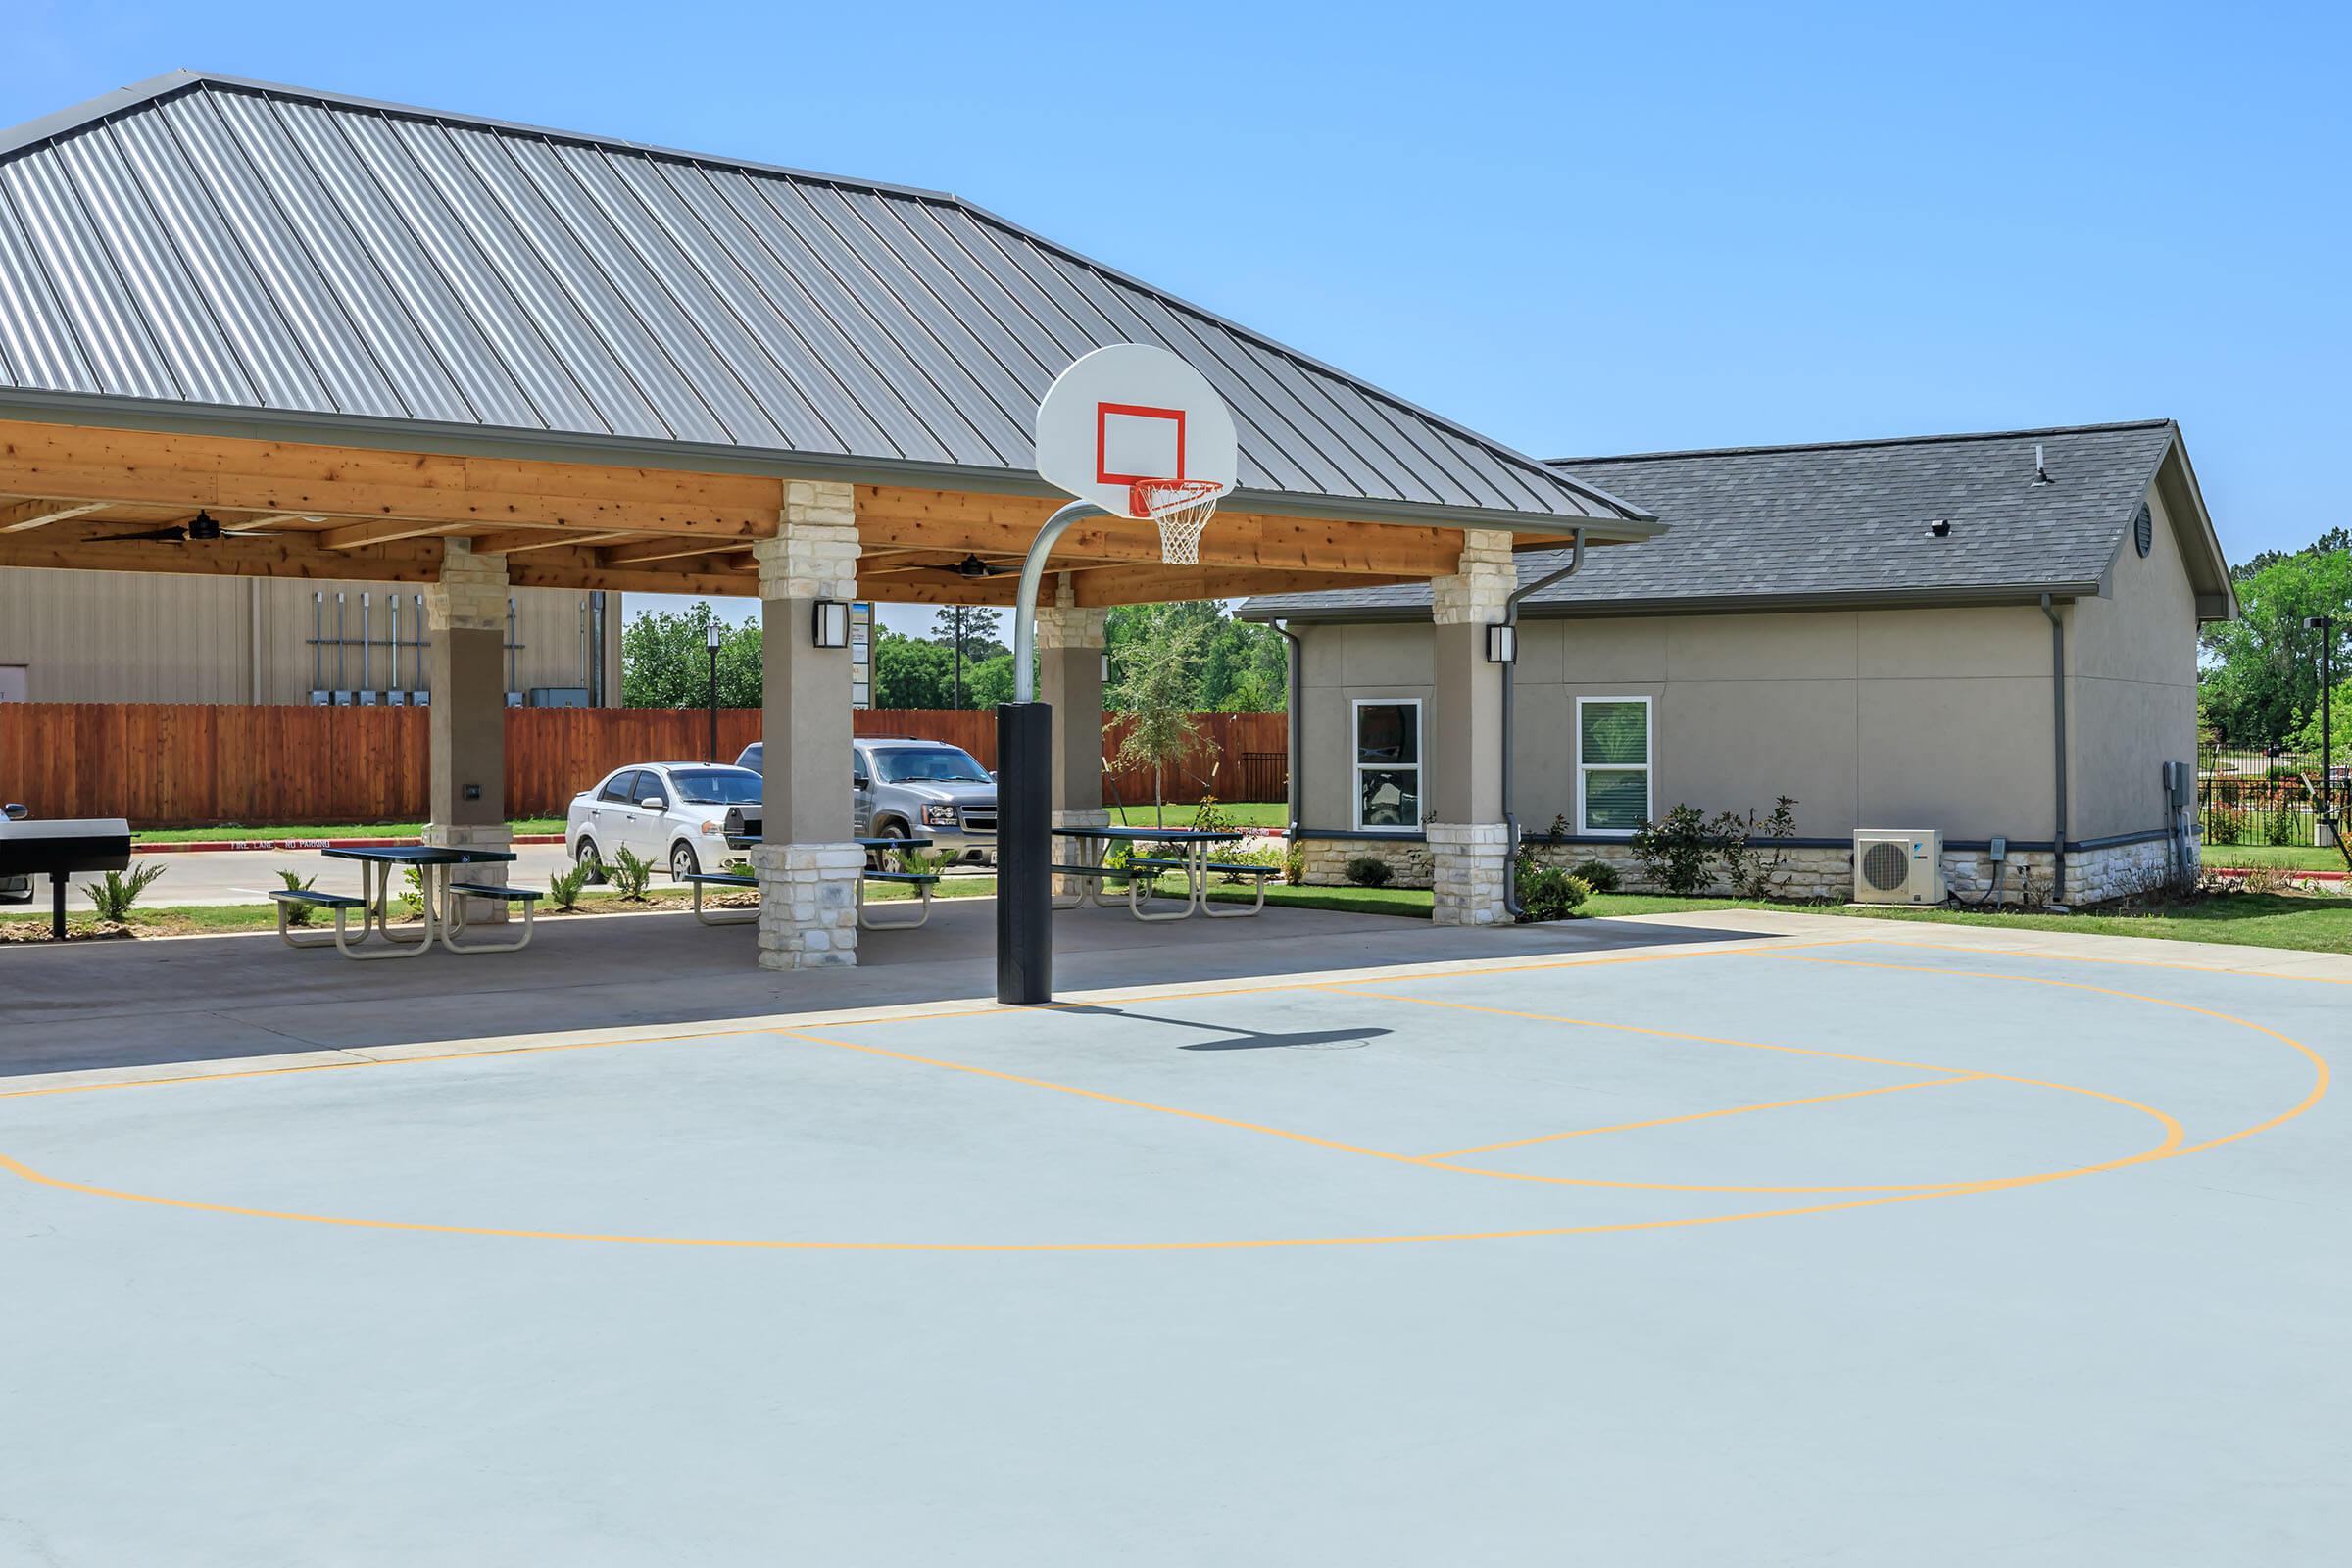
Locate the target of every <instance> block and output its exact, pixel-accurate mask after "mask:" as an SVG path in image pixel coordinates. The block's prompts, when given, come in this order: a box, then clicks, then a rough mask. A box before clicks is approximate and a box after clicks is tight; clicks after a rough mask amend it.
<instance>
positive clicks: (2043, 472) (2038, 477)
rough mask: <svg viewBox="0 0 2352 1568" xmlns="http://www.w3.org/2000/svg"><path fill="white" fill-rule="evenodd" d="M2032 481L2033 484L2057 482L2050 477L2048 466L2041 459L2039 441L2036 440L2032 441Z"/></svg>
mask: <svg viewBox="0 0 2352 1568" xmlns="http://www.w3.org/2000/svg"><path fill="white" fill-rule="evenodd" d="M2057 482H2058V481H2056V480H2055V479H2052V478H2051V477H2050V466H2049V465H2048V464H2046V463H2044V462H2043V461H2042V460H2041V443H2040V442H2038V441H2036V442H2034V483H2035V484H2055V483H2057Z"/></svg>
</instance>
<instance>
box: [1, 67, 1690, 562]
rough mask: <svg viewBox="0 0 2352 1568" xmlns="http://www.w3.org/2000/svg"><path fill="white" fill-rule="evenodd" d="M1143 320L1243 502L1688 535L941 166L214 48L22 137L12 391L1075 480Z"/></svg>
mask: <svg viewBox="0 0 2352 1568" xmlns="http://www.w3.org/2000/svg"><path fill="white" fill-rule="evenodd" d="M1113 342H1137V343H1152V344H1158V345H1160V346H1163V347H1167V348H1170V349H1173V350H1175V351H1176V352H1178V353H1180V354H1182V355H1183V356H1184V357H1185V358H1186V359H1188V360H1190V361H1191V362H1192V363H1193V364H1195V365H1196V366H1197V367H1199V368H1201V371H1202V372H1203V373H1204V374H1206V375H1207V377H1208V379H1209V380H1210V382H1211V383H1212V384H1213V385H1215V387H1216V388H1217V390H1218V391H1219V392H1220V393H1221V394H1222V395H1223V396H1224V397H1225V398H1226V400H1227V401H1228V402H1229V403H1230V405H1231V406H1232V409H1233V413H1234V417H1235V424H1236V426H1237V429H1238V431H1239V434H1240V445H1241V471H1242V486H1243V489H1242V492H1241V493H1240V494H1238V495H1237V496H1236V498H1235V500H1234V505H1236V506H1237V507H1246V508H1248V509H1250V510H1260V511H1294V512H1297V511H1306V512H1310V513H1316V514H1319V515H1344V516H1352V517H1365V518H1376V517H1380V516H1384V515H1399V516H1405V515H1409V516H1411V517H1412V518H1413V520H1417V521H1429V520H1431V519H1430V517H1429V516H1428V515H1427V513H1428V509H1434V508H1443V509H1446V511H1447V512H1448V513H1450V514H1452V515H1454V516H1456V517H1457V518H1459V519H1461V520H1464V521H1469V522H1478V521H1480V520H1481V519H1482V518H1487V519H1491V520H1492V522H1493V523H1495V524H1496V525H1501V526H1519V527H1522V528H1524V527H1526V526H1528V525H1529V524H1530V522H1531V520H1532V519H1534V518H1552V517H1568V518H1591V519H1595V522H1596V525H1598V526H1601V527H1603V528H1605V529H1607V530H1608V531H1610V532H1612V533H1613V534H1616V535H1621V536H1623V537H1643V536H1646V535H1647V534H1650V533H1653V532H1655V531H1657V530H1656V529H1655V528H1654V527H1650V526H1645V525H1644V521H1643V519H1644V518H1645V514H1643V513H1642V511H1641V509H1640V508H1638V507H1633V506H1629V505H1626V504H1624V503H1621V502H1618V501H1616V500H1615V499H1614V498H1612V497H1609V496H1607V495H1605V494H1603V493H1601V492H1600V491H1598V490H1597V489H1595V488H1594V487H1593V486H1590V485H1587V484H1585V483H1583V482H1581V481H1579V480H1577V479H1575V478H1573V477H1570V476H1568V475H1564V474H1561V473H1558V472H1556V471H1555V470H1553V469H1550V468H1548V467H1546V466H1544V465H1543V464H1542V463H1540V462H1538V461H1537V460H1535V459H1533V458H1530V457H1527V456H1525V455H1524V454H1521V453H1518V452H1515V451H1513V450H1511V449H1510V448H1508V447H1505V446H1502V445H1501V444H1499V443H1497V442H1495V441H1491V440H1488V439H1486V438H1485V437H1483V436H1480V435H1478V434H1476V433H1475V432H1472V431H1470V430H1467V429H1464V428H1463V427H1462V426H1460V425H1458V424H1455V423H1452V422H1451V421H1448V420H1446V419H1443V418H1440V417H1437V416H1436V415H1433V414H1430V413H1428V412H1427V411H1425V410H1422V409H1420V408H1417V407H1415V406H1414V405H1412V404H1410V403H1407V402H1405V401H1403V400H1402V399H1400V398H1397V397H1394V396H1392V395H1390V394H1388V393H1385V392H1382V391H1380V390H1379V389H1377V388H1375V387H1372V386H1369V385H1367V384H1366V383H1364V382H1362V381H1360V380H1357V379H1355V378H1353V377H1350V376H1348V375H1346V374H1344V373H1342V372H1341V371H1339V370H1336V369H1333V368H1331V367H1329V366H1327V365H1324V364H1321V363H1320V362H1318V361H1315V360H1312V359H1310V358H1308V357H1306V356H1305V355H1302V354H1299V353H1297V352H1295V351H1293V350H1291V349H1288V348H1285V347H1284V346H1282V345H1281V344H1279V343H1276V342H1274V341H1273V340H1272V339H1269V338H1266V337H1263V336H1261V335H1259V334H1256V333H1253V332H1250V331H1248V330H1246V329H1245V328H1243V327H1240V326H1238V325H1236V324H1234V323H1233V322H1231V321H1228V320H1225V319H1222V318H1220V317H1217V316H1215V315H1212V314H1210V313H1209V312H1207V311H1203V310H1201V309H1200V308H1198V307H1196V306H1192V305H1189V304H1187V303H1185V302H1184V301H1182V300H1179V299H1176V298H1174V297H1172V296H1170V295H1167V294H1165V293H1162V292H1160V291H1158V290H1155V289H1153V288H1152V287H1150V286H1149V285H1147V284H1145V283H1142V282H1140V281H1138V280H1137V279H1135V278H1133V277H1130V276H1128V275H1126V274H1125V273H1122V272H1119V271H1116V270H1112V269H1110V268H1107V267H1104V266H1103V265H1102V264H1100V263H1097V262H1093V261H1090V260H1088V259H1087V258H1086V257H1083V256H1081V255H1079V254H1077V253H1076V252H1074V251H1070V250H1067V249H1065V248H1063V247H1061V246H1058V245H1055V244H1054V243H1052V242H1051V241H1049V240H1046V239H1044V238H1042V237H1040V236H1039V235H1036V234H1034V233H1031V232H1030V231H1029V230H1027V229H1024V228H1021V227H1020V226H1018V225H1017V224H1014V223H1010V222H1007V221H1005V220H1004V219H1001V218H998V217H996V216H995V215H993V214H991V213H988V212H986V211H984V210H982V209H980V208H978V207H975V206H973V205H972V204H970V203H968V202H965V201H962V200H960V199H958V198H956V197H955V196H950V195H944V194H941V193H939V192H935V191H923V190H913V189H907V188H905V187H901V186H895V185H886V184H879V183H876V182H873V181H868V180H854V179H845V178H840V177H837V176H833V175H826V174H812V173H809V172H803V171H799V170H789V169H779V168H773V167H769V166H765V165H760V164H750V163H743V162H739V161H732V160H725V159H714V158H708V157H704V156H701V155H698V154H693V153H684V152H676V151H670V150H667V149H662V148H654V147H646V146H640V145H637V144H635V143H630V142H622V141H614V140H611V139H606V138H599V137H593V136H583V135H577V134H572V133H569V132H564V131H554V130H544V129H539V128H536V127H532V126H525V125H517V124H512V123H506V122H502V121H492V120H481V119H474V118H469V117H466V116H458V115H445V114H437V113H433V112H430V111H426V110H420V109H414V108H409V107H406V106H402V105H396V104H381V103H373V102H369V101H367V100H363V99H355V98H347V97H340V96H337V95H334V94H330V93H321V92H314V91H310V90H307V89H302V88H294V87H285V86H279V85H276V84H273V83H268V82H253V81H244V80H240V79H236V78H232V77H226V76H218V75H210V74H198V73H190V72H175V73H171V74H169V75H165V76H159V77H157V78H155V79H154V80H152V81H148V82H143V83H140V84H139V85H137V86H135V87H127V88H123V89H122V90H121V91H119V92H116V93H111V94H108V95H106V96H105V97H102V98H99V99H96V100H93V101H92V102H90V103H87V104H84V105H81V106H80V107H78V108H76V109H72V110H68V111H65V112H63V113H61V114H58V115H53V116H50V117H48V118H46V119H44V120H40V121H35V122H33V123H29V124H26V125H24V126H20V127H18V128H17V129H15V130H13V131H6V132H0V417H9V416H12V415H13V416H14V417H27V418H38V417H51V418H67V419H69V420H74V419H78V421H79V422H117V423H126V422H130V420H131V419H132V417H141V418H148V419H163V420H170V421H172V422H173V423H175V424H176V426H177V427H190V426H189V421H191V420H201V419H203V418H205V417H211V418H212V419H213V420H214V424H213V425H212V426H208V427H221V426H220V418H221V416H223V415H227V414H231V413H233V414H235V415H239V416H243V417H244V418H243V419H242V421H241V422H240V424H239V425H238V426H237V428H236V431H235V433H271V434H276V433H280V429H281V427H289V426H290V427H291V432H292V433H287V434H286V438H288V439H295V440H301V439H305V438H306V437H305V436H304V435H302V434H301V433H299V432H300V431H302V430H309V431H312V432H313V433H312V434H311V435H310V436H309V437H308V439H314V440H317V439H324V438H326V437H325V435H324V432H327V431H330V430H331V431H332V432H333V433H334V438H336V439H355V438H356V439H363V440H366V439H373V440H375V441H376V443H377V444H387V445H388V444H393V438H392V437H391V436H389V435H387V434H385V432H387V431H397V432H398V433H399V439H401V440H403V441H413V442H415V443H416V444H418V445H424V444H426V442H427V441H428V440H429V439H431V438H434V437H439V438H442V439H445V440H446V439H451V438H457V437H466V438H471V437H478V436H480V435H481V434H482V433H484V432H502V433H506V434H508V435H511V436H514V435H518V436H521V437H524V438H530V437H537V438H540V439H539V440H538V441H537V442H536V443H531V442H529V441H528V440H527V439H526V440H525V442H524V444H523V445H522V446H521V447H520V448H515V446H514V445H513V443H510V446H509V447H508V448H502V450H518V451H520V452H527V455H532V456H556V457H562V456H566V455H568V456H571V457H574V458H575V459H582V460H585V459H588V458H590V457H593V456H597V455H606V456H613V455H616V456H619V457H620V458H621V459H623V460H624V461H639V462H650V463H653V464H657V465H662V466H683V463H682V460H681V457H680V454H681V453H692V454H694V455H695V457H696V459H697V460H698V461H697V466H703V460H710V461H714V462H717V463H719V464H721V465H725V464H728V463H732V464H734V465H735V466H743V465H744V464H746V463H749V464H750V465H752V466H755V467H757V468H758V469H759V471H769V470H770V469H774V468H778V467H781V468H785V469H789V470H790V471H797V472H818V473H822V474H823V475H824V476H826V477H832V478H850V479H871V480H873V481H875V482H882V483H908V482H912V483H924V482H936V483H942V484H947V485H953V486H956V487H961V488H969V489H993V490H1000V491H1013V492H1018V493H1031V494H1046V493H1049V492H1048V491H1047V489H1046V487H1045V486H1044V484H1043V482H1042V481H1041V480H1039V479H1038V478H1037V477H1036V475H1035V473H1034V472H1033V471H1032V469H1033V467H1034V451H1033V443H1032V428H1031V426H1032V419H1033V417H1034V415H1035V412H1036V407H1037V402H1038V399H1039V397H1040V395H1042V394H1043V393H1044V391H1045V389H1046V387H1047V385H1048V384H1049V383H1050V382H1051V381H1052V379H1053V378H1054V375H1055V374H1057V373H1058V372H1059V371H1060V370H1061V369H1062V368H1064V367H1065V366H1067V365H1068V364H1069V363H1070V362H1071V361H1073V360H1075V359H1076V358H1078V356H1080V355H1081V354H1083V353H1085V352H1087V351H1088V350H1090V349H1093V348H1096V347H1099V346H1101V345H1103V344H1105V343H1113ZM265 414H266V416H267V418H268V420H269V421H270V422H269V423H268V425H267V427H266V429H265V428H264V427H261V426H257V425H256V424H255V423H254V416H257V415H265ZM368 432H373V434H372V436H371V435H369V434H368Z"/></svg>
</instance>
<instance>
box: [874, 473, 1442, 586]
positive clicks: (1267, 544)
mask: <svg viewBox="0 0 2352 1568" xmlns="http://www.w3.org/2000/svg"><path fill="white" fill-rule="evenodd" d="M1056 505H1057V503H1055V502H1054V501H1052V500H1042V499H1033V498H1030V497H1026V496H977V495H963V494H958V493H956V492H952V491H942V490H910V489H906V488H902V487H898V486H886V485H862V484H861V485H859V486H858V540H859V542H860V543H861V544H863V545H864V546H866V547H867V548H869V549H871V548H885V547H891V548H906V549H914V550H953V551H956V552H962V551H967V550H968V551H974V552H977V553H978V554H980V555H983V556H987V555H1002V556H1010V557H1012V558H1014V559H1015V560H1017V559H1019V558H1020V557H1021V556H1022V555H1023V554H1024V553H1026V552H1027V550H1028V549H1029V545H1030V542H1031V541H1032V540H1034V539H1035V538H1036V537H1037V530H1038V529H1039V527H1040V526H1042V525H1043V524H1044V522H1045V520H1046V519H1047V518H1048V517H1049V516H1051V515H1053V514H1054V508H1055V506H1056ZM1064 553H1066V554H1067V555H1069V556H1071V557H1084V558H1092V559H1095V560H1101V561H1131V562H1136V563H1139V564H1142V563H1156V562H1158V560H1159V530H1158V529H1157V528H1156V527H1154V526H1153V525H1152V524H1151V523H1149V522H1132V521H1129V520H1127V519H1126V518H1123V517H1120V518H1111V517H1102V518H1089V519H1087V520H1086V521H1083V522H1080V523H1077V524H1075V525H1073V526H1072V527H1071V528H1070V530H1069V531H1068V532H1067V533H1065V534H1063V535H1062V536H1061V541H1060V543H1059V544H1057V545H1056V546H1055V547H1054V556H1055V559H1056V560H1059V559H1061V557H1062V556H1063V555H1064ZM1461 554H1462V533H1461V530H1460V529H1458V528H1437V527H1427V526H1422V525H1419V524H1403V523H1371V522H1318V521H1313V520H1310V519H1307V518H1302V517H1277V516H1270V515H1263V514H1255V513H1242V512H1219V513H1218V514H1217V517H1216V520H1215V521H1214V522H1212V523H1210V524H1209V527H1208V531H1207V532H1206V533H1205V534H1203V535H1202V536H1201V563H1202V564H1204V565H1218V566H1245V567H1257V568H1263V569H1281V570H1300V571H1337V572H1365V573H1372V574H1380V575H1396V576H1409V577H1433V576H1439V575H1442V574H1444V573H1446V572H1450V571H1452V570H1454V569H1455V567H1456V566H1457V565H1458V564H1460V561H1461Z"/></svg>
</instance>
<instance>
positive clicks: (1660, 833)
mask: <svg viewBox="0 0 2352 1568" xmlns="http://www.w3.org/2000/svg"><path fill="white" fill-rule="evenodd" d="M1629 844H1630V847H1631V848H1632V850H1633V852H1634V858H1636V859H1638V860H1640V861H1641V862H1642V870H1643V871H1644V872H1646V873H1647V875H1648V878H1649V882H1650V885H1651V886H1653V887H1660V888H1664V889H1665V890H1666V891H1667V892H1669V893H1679V894H1685V895H1688V894H1692V893H1696V892H1697V891H1698V890H1699V889H1700V888H1703V887H1705V886H1706V885H1707V861H1708V860H1710V859H1712V858H1714V848H1715V846H1714V842H1713V839H1712V837H1711V836H1710V834H1709V832H1708V827H1707V820H1706V818H1705V817H1703V816H1701V815H1699V813H1698V808H1697V807H1695V806H1681V805H1678V806H1676V807H1675V808H1674V809H1672V810H1670V811H1668V812H1667V813H1666V814H1665V815H1664V816H1662V817H1659V818H1658V819H1657V820H1656V821H1652V822H1643V823H1642V825H1641V826H1640V827H1639V828H1636V829H1635V830H1634V836H1633V838H1632V839H1631V840H1630V841H1629Z"/></svg>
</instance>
